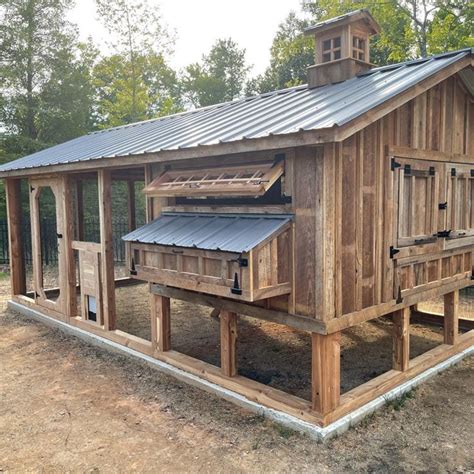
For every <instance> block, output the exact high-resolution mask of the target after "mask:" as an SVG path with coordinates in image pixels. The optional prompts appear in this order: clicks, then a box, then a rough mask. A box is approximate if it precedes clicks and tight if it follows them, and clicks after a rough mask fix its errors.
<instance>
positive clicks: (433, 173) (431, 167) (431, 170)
mask: <svg viewBox="0 0 474 474" xmlns="http://www.w3.org/2000/svg"><path fill="white" fill-rule="evenodd" d="M429 173H430V176H434V175H435V174H436V170H435V167H434V166H430V171H429Z"/></svg>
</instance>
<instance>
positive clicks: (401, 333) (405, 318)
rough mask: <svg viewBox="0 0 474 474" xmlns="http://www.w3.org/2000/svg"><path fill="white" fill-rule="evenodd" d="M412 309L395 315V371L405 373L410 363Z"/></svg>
mask: <svg viewBox="0 0 474 474" xmlns="http://www.w3.org/2000/svg"><path fill="white" fill-rule="evenodd" d="M410 311H411V310H410V308H409V307H408V308H403V309H399V310H397V311H395V312H394V313H393V351H392V362H393V369H394V370H400V371H401V372H404V371H406V370H408V365H409V362H410Z"/></svg>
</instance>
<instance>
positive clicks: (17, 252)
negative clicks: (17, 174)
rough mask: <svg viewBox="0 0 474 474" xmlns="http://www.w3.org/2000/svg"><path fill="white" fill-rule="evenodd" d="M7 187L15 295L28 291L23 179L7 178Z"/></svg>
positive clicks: (11, 268) (9, 236)
mask: <svg viewBox="0 0 474 474" xmlns="http://www.w3.org/2000/svg"><path fill="white" fill-rule="evenodd" d="M5 188H6V189H5V191H6V196H7V219H8V244H9V246H8V248H9V252H10V276H11V291H12V296H14V295H21V294H25V293H26V277H25V262H24V259H23V252H22V245H21V240H22V235H21V234H22V232H21V221H22V209H21V181H20V180H19V179H6V180H5Z"/></svg>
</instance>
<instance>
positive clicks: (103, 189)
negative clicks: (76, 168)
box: [97, 169, 116, 331]
mask: <svg viewBox="0 0 474 474" xmlns="http://www.w3.org/2000/svg"><path fill="white" fill-rule="evenodd" d="M97 173H98V194H99V220H100V245H101V274H102V290H103V297H102V302H103V315H104V329H105V330H107V331H113V330H115V325H116V321H115V319H116V318H115V316H116V315H115V281H114V247H113V233H112V177H111V173H110V170H106V169H104V170H99V171H98V172H97Z"/></svg>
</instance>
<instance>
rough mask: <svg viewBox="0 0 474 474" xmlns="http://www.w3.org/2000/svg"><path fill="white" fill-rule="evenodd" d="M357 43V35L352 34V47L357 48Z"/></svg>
mask: <svg viewBox="0 0 474 474" xmlns="http://www.w3.org/2000/svg"><path fill="white" fill-rule="evenodd" d="M358 44H359V41H358V38H357V36H353V37H352V46H353V47H354V48H357V45H358Z"/></svg>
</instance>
